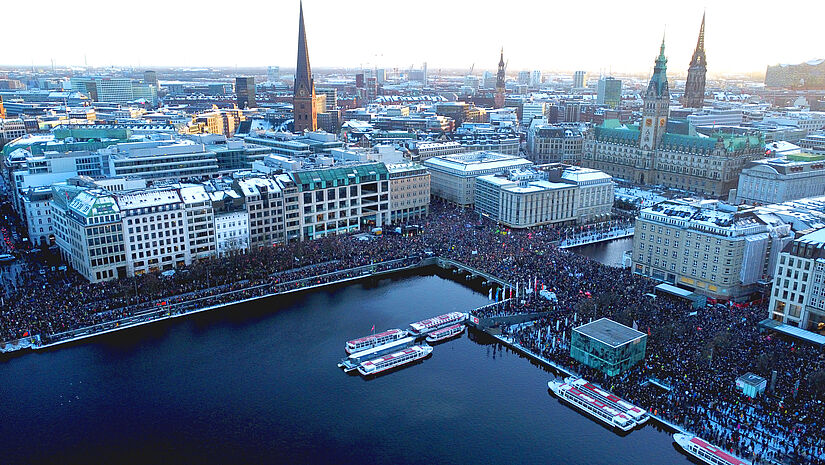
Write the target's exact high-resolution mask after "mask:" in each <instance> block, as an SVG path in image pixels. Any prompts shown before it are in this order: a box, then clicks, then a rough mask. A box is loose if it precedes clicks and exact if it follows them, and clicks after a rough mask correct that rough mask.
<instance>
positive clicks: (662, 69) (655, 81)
mask: <svg viewBox="0 0 825 465" xmlns="http://www.w3.org/2000/svg"><path fill="white" fill-rule="evenodd" d="M654 92H655V94H654ZM647 93H648V95H651V94H652V95H655V96H657V97H661V96H664V95H666V94H667V93H668V86H667V58H665V39H664V37H663V38H662V47H661V48H660V49H659V56H658V57H656V66H654V68H653V76H651V78H650V83H649V84H648V85H647Z"/></svg>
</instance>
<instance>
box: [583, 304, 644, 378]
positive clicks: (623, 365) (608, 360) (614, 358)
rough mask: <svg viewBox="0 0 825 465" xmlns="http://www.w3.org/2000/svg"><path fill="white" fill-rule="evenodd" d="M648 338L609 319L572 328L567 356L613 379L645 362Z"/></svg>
mask: <svg viewBox="0 0 825 465" xmlns="http://www.w3.org/2000/svg"><path fill="white" fill-rule="evenodd" d="M646 348H647V334H645V333H642V332H640V331H636V330H635V329H633V328H629V327H627V326H625V325H623V324H621V323H617V322H615V321H613V320H610V319H608V318H601V319H599V320H596V321H592V322H590V323H587V324H584V325H581V326H579V327H578V328H573V332H572V333H571V336H570V356H571V357H573V358H574V359H576V360H578V361H579V362H581V363H583V364H585V365H587V366H589V367H591V368H595V369H597V370H599V371H601V372H602V373H604V374H606V375H607V376H616V375H618V374H620V373H622V372H623V371H625V370H627V369H629V368H630V367H632V366H633V365H635V364H637V363H639V362H640V361H642V360H643V359H644V358H645V349H646Z"/></svg>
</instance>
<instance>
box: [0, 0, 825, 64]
mask: <svg viewBox="0 0 825 465" xmlns="http://www.w3.org/2000/svg"><path fill="white" fill-rule="evenodd" d="M706 5H707V15H708V17H707V24H706V33H705V35H706V39H705V42H706V49H707V55H708V63H709V66H708V68H709V71H710V72H711V73H714V72H736V71H764V69H765V66H766V65H768V64H775V63H778V62H785V63H798V62H801V61H807V60H810V59H814V58H825V36H823V35H822V29H821V27H822V19H823V17H825V1H822V0H791V1H785V2H781V1H776V0H771V1H766V0H744V1H741V0H736V1H732V0H716V1H713V2H699V1H694V0H680V1H673V0H635V1H621V0H610V1H602V0H589V1H571V0H567V1H563V2H559V1H555V0H539V1H526V0H498V1H492V0H484V1H469V0H405V1H396V0H359V1H341V0H306V1H305V2H304V14H305V17H306V27H307V34H308V38H309V39H308V44H309V52H310V61H311V63H312V66H314V67H328V66H349V67H357V66H360V65H363V66H369V67H373V66H378V67H388V68H394V67H399V68H408V67H409V66H410V65H412V64H414V65H415V66H416V67H419V66H420V65H421V63H422V62H424V61H427V62H428V66H429V69H430V70H431V71H435V70H437V69H438V68H441V67H444V68H467V69H469V68H470V66H471V65H473V63H475V67H476V68H475V69H476V70H477V71H478V70H481V69H491V68H493V67H495V66H496V64H497V62H498V51H499V48H500V47H501V46H504V53H505V58H506V59H507V60H509V68H508V71H509V72H515V71H518V70H523V69H541V70H560V71H563V70H574V69H584V70H588V71H599V70H600V69H605V70H609V69H612V70H613V71H614V72H648V71H649V70H650V69H651V68H652V66H653V60H654V58H655V57H656V55H657V53H658V47H659V41H660V40H661V38H662V33H663V31H664V30H665V29H666V31H667V56H668V68H669V69H672V70H674V71H685V70H686V68H687V64H688V62H689V61H690V56H691V54H692V52H693V49H694V47H695V45H696V37H697V34H698V32H699V24H700V21H701V18H702V10H703V8H705V6H706ZM3 17H4V20H3V22H2V27H0V31H2V34H3V38H4V39H5V44H6V46H5V47H3V51H2V53H0V65H30V64H32V62H33V63H35V64H48V63H49V62H50V60H51V59H54V60H55V62H56V63H57V64H58V65H82V64H83V63H84V55H85V56H86V57H87V59H88V63H89V64H90V65H93V66H107V65H131V66H142V67H150V66H198V65H204V66H208V65H213V66H234V65H237V66H267V65H279V66H282V67H285V68H288V67H294V66H295V53H296V42H297V30H298V24H297V20H298V1H297V0H294V1H293V0H288V1H285V0H268V1H258V0H252V1H248V0H235V1H227V0H219V1H217V0H200V1H196V2H192V1H189V0H187V1H180V0H162V1H161V0H140V1H130V2H122V3H121V2H120V1H117V0H114V1H112V0H74V1H72V2H66V1H65V0H61V1H56V0H40V1H37V2H26V1H7V2H4V5H3Z"/></svg>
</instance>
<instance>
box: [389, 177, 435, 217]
mask: <svg viewBox="0 0 825 465" xmlns="http://www.w3.org/2000/svg"><path fill="white" fill-rule="evenodd" d="M387 171H389V174H390V222H393V223H395V222H400V221H407V220H411V219H413V218H420V217H422V216H425V215H426V214H427V213H429V210H430V172H429V171H427V168H425V167H424V166H423V165H420V164H418V163H396V164H391V165H387Z"/></svg>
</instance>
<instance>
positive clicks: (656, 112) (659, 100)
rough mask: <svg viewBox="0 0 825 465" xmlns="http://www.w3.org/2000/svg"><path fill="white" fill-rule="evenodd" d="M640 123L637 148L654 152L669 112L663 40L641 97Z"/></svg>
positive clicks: (664, 130) (659, 141)
mask: <svg viewBox="0 0 825 465" xmlns="http://www.w3.org/2000/svg"><path fill="white" fill-rule="evenodd" d="M643 100H644V105H643V107H642V121H641V123H640V126H639V129H640V131H639V132H640V135H639V147H640V148H641V149H642V150H656V149H657V148H658V147H659V144H660V143H661V142H662V136H664V135H665V132H667V117H668V113H669V112H670V91H669V90H668V84H667V58H665V40H664V38H663V39H662V48H661V49H660V51H659V56H658V57H657V58H656V66H655V67H654V68H653V76H651V78H650V83H648V85H647V91H646V92H645V94H644V97H643Z"/></svg>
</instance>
